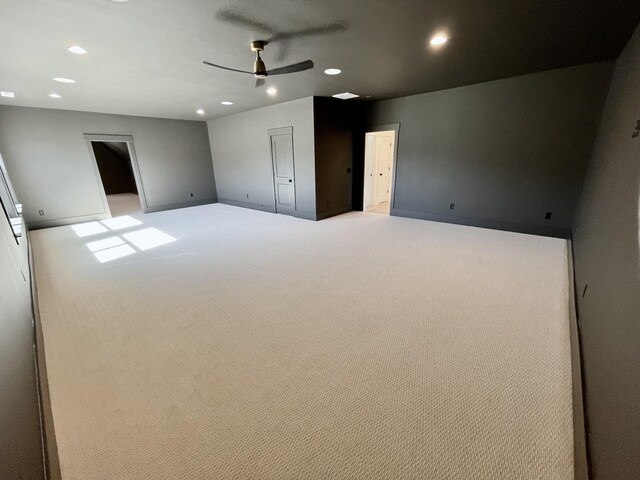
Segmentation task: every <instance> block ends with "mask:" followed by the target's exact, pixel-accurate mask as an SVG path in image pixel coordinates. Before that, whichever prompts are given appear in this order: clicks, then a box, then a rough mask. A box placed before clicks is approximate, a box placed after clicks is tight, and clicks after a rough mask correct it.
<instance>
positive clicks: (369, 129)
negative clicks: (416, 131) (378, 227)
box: [362, 123, 400, 215]
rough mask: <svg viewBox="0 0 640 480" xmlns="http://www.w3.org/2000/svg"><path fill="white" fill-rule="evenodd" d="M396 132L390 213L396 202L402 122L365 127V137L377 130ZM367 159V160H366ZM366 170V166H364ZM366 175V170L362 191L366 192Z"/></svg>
mask: <svg viewBox="0 0 640 480" xmlns="http://www.w3.org/2000/svg"><path fill="white" fill-rule="evenodd" d="M391 131H393V132H394V136H395V138H394V141H393V160H392V161H393V168H392V169H391V197H390V199H389V202H390V206H389V215H393V209H394V208H395V204H396V171H397V169H398V144H399V143H400V124H399V123H388V124H384V125H372V126H370V127H367V128H365V130H364V134H365V138H366V135H367V133H376V132H391ZM365 161H366V160H365ZM363 170H364V168H363ZM364 175H366V172H363V175H362V191H363V194H364V181H365V179H364ZM364 210H365V205H364V196H363V200H362V211H364Z"/></svg>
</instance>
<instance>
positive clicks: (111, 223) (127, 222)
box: [100, 215, 142, 230]
mask: <svg viewBox="0 0 640 480" xmlns="http://www.w3.org/2000/svg"><path fill="white" fill-rule="evenodd" d="M100 223H102V224H103V225H104V226H105V227H107V228H108V229H109V230H122V229H123V228H129V227H136V226H138V225H142V222H141V221H140V220H137V219H135V218H133V217H130V216H129V215H123V216H122V217H114V218H109V219H107V220H101V221H100Z"/></svg>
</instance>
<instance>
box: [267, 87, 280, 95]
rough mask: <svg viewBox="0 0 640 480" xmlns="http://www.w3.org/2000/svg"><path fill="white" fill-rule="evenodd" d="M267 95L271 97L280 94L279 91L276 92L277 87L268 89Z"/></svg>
mask: <svg viewBox="0 0 640 480" xmlns="http://www.w3.org/2000/svg"><path fill="white" fill-rule="evenodd" d="M267 93H268V94H269V95H275V94H276V93H278V90H276V88H275V87H269V88H267Z"/></svg>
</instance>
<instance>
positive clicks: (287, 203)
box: [268, 127, 296, 215]
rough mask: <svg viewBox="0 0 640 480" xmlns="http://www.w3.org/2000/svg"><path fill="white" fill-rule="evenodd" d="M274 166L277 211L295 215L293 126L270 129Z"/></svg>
mask: <svg viewBox="0 0 640 480" xmlns="http://www.w3.org/2000/svg"><path fill="white" fill-rule="evenodd" d="M268 133H269V145H270V149H271V164H272V166H273V188H274V195H275V210H276V213H280V214H283V215H293V214H294V213H295V211H296V187H295V175H294V173H295V168H294V161H293V127H283V128H274V129H271V130H269V131H268Z"/></svg>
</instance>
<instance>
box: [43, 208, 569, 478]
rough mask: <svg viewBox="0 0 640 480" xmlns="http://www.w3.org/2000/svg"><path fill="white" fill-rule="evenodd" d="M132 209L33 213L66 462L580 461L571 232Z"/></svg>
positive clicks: (155, 471) (437, 474)
mask: <svg viewBox="0 0 640 480" xmlns="http://www.w3.org/2000/svg"><path fill="white" fill-rule="evenodd" d="M136 218H138V219H139V220H140V221H141V222H143V223H142V224H137V225H133V223H135V222H134V221H131V219H127V218H125V219H119V220H118V219H116V221H115V223H113V221H112V223H110V224H108V225H109V227H107V226H105V225H103V224H97V223H96V224H88V225H87V224H84V225H82V226H81V227H76V229H75V230H74V229H73V228H72V227H60V228H54V229H48V230H39V231H35V232H33V237H32V238H33V248H34V251H35V260H36V272H37V280H38V287H39V300H40V308H41V313H42V326H43V331H44V338H45V348H46V361H47V364H48V372H49V382H50V387H51V402H52V408H53V416H54V421H55V428H56V431H57V440H58V448H59V454H60V461H61V466H62V473H63V477H64V478H65V479H67V480H71V479H78V480H93V479H109V480H111V479H154V480H156V479H347V478H349V479H405V478H406V479H409V478H411V479H413V478H422V479H491V480H496V479H509V480H513V479H545V480H548V479H567V480H568V479H571V478H572V472H573V454H572V452H573V446H572V438H573V437H572V410H571V408H572V407H571V369H570V351H569V348H570V345H569V328H568V311H567V305H568V297H567V295H568V293H567V292H568V288H567V287H568V280H567V263H566V243H565V241H563V240H558V239H551V238H542V237H534V236H528V235H520V234H515V233H506V232H498V231H492V230H484V229H478V228H471V227H463V226H455V225H446V224H439V223H432V222H426V221H421V220H411V219H403V218H396V217H387V216H383V215H369V214H364V213H356V212H353V213H349V214H345V215H341V216H339V217H334V218H331V219H327V220H324V221H321V222H310V221H306V220H300V219H294V218H290V217H285V216H279V215H272V214H268V213H262V212H256V211H251V210H245V209H240V208H235V207H230V206H225V205H219V204H218V205H208V206H203V207H195V208H190V209H183V210H172V211H168V212H161V213H156V214H151V215H144V216H142V215H137V216H136ZM118 228H119V229H118ZM114 229H115V230H114ZM149 229H151V230H149ZM141 232H142V233H141ZM78 234H80V235H84V236H82V237H79V236H78ZM172 239H175V241H172ZM87 244H89V246H87ZM154 245H156V246H154ZM91 250H93V253H92V251H91ZM101 252H102V253H101ZM105 252H106V253H105ZM132 252H133V253H132ZM119 255H124V256H121V257H120V258H115V257H118V256H119ZM98 257H99V258H100V259H101V260H102V261H103V262H104V263H100V261H99V260H98ZM109 259H111V260H109Z"/></svg>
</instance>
